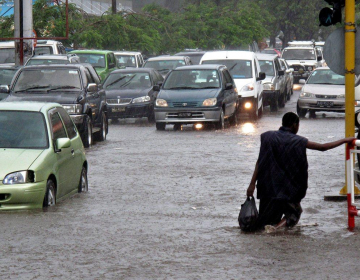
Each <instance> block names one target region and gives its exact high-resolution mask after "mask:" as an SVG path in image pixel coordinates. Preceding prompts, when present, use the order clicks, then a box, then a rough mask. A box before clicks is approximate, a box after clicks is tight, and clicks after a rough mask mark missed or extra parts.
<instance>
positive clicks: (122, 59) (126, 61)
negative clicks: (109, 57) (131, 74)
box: [115, 54, 136, 67]
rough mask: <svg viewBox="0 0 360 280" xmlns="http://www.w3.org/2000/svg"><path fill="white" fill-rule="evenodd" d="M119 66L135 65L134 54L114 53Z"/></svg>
mask: <svg viewBox="0 0 360 280" xmlns="http://www.w3.org/2000/svg"><path fill="white" fill-rule="evenodd" d="M115 57H116V59H117V61H118V65H119V67H124V66H125V67H136V61H135V56H134V55H123V54H115Z"/></svg>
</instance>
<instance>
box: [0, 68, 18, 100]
mask: <svg viewBox="0 0 360 280" xmlns="http://www.w3.org/2000/svg"><path fill="white" fill-rule="evenodd" d="M19 69H20V67H18V66H9V65H7V66H0V85H6V86H9V85H10V84H11V81H12V79H13V78H14V76H15V74H16V72H17V71H18V70H19ZM7 96H8V94H7V93H1V92H0V100H2V99H4V98H6V97H7Z"/></svg>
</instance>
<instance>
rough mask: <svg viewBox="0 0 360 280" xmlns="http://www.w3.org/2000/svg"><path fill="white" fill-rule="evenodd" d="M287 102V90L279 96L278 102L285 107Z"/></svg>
mask: <svg viewBox="0 0 360 280" xmlns="http://www.w3.org/2000/svg"><path fill="white" fill-rule="evenodd" d="M285 102H286V91H285V92H283V93H282V94H280V96H279V102H278V104H279V108H284V107H285Z"/></svg>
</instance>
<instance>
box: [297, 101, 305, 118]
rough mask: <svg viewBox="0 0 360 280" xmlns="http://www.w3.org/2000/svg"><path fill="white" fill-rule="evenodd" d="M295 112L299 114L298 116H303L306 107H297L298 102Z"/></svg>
mask: <svg viewBox="0 0 360 280" xmlns="http://www.w3.org/2000/svg"><path fill="white" fill-rule="evenodd" d="M296 112H297V114H298V115H299V117H300V118H305V115H306V113H307V109H301V108H300V107H299V104H297V105H296Z"/></svg>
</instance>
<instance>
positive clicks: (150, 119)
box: [147, 110, 155, 123]
mask: <svg viewBox="0 0 360 280" xmlns="http://www.w3.org/2000/svg"><path fill="white" fill-rule="evenodd" d="M147 119H148V122H149V123H154V122H155V113H154V110H151V111H150V112H149V115H148V117H147Z"/></svg>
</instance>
